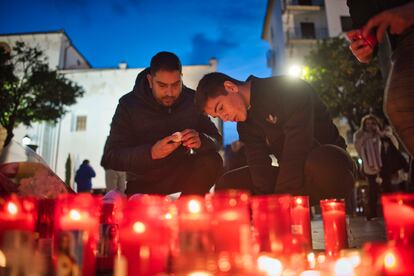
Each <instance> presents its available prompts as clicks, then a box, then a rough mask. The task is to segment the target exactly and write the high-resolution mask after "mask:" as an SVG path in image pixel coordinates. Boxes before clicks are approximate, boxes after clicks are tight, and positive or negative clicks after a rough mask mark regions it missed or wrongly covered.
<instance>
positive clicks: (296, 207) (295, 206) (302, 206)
mask: <svg viewBox="0 0 414 276" xmlns="http://www.w3.org/2000/svg"><path fill="white" fill-rule="evenodd" d="M290 219H291V223H292V235H293V236H294V237H296V238H297V239H298V240H299V241H300V242H301V243H303V245H304V247H305V248H306V249H307V250H310V249H312V235H311V224H310V211H309V197H308V196H294V197H292V202H291V206H290Z"/></svg>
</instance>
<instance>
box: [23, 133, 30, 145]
mask: <svg viewBox="0 0 414 276" xmlns="http://www.w3.org/2000/svg"><path fill="white" fill-rule="evenodd" d="M31 142H32V139H31V138H30V137H29V135H25V136H24V137H23V139H22V144H23V146H27V145H29V144H30V143H31Z"/></svg>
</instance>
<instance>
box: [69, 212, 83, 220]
mask: <svg viewBox="0 0 414 276" xmlns="http://www.w3.org/2000/svg"><path fill="white" fill-rule="evenodd" d="M69 216H70V218H71V219H72V220H76V221H79V220H80V219H81V214H80V213H79V211H78V210H76V209H72V210H70V212H69Z"/></svg>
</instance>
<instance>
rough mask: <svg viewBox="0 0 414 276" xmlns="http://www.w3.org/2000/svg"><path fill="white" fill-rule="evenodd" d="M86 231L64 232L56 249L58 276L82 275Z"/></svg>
mask: <svg viewBox="0 0 414 276" xmlns="http://www.w3.org/2000/svg"><path fill="white" fill-rule="evenodd" d="M87 236H88V234H87V233H86V232H85V231H79V230H73V231H63V232H61V233H60V234H59V236H58V244H57V248H56V253H57V254H56V275H57V276H63V275H78V276H81V275H82V265H83V255H84V240H87V238H88V237H87Z"/></svg>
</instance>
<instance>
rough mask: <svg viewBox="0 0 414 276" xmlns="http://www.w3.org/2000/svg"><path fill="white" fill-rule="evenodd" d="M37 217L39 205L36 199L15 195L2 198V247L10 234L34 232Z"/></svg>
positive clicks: (0, 224)
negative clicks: (4, 239)
mask: <svg viewBox="0 0 414 276" xmlns="http://www.w3.org/2000/svg"><path fill="white" fill-rule="evenodd" d="M36 217H37V204H36V200H35V199H34V198H28V197H18V196H17V195H14V194H13V195H11V196H8V197H5V198H0V246H1V244H2V243H3V238H7V237H6V235H8V233H10V232H14V231H22V232H33V231H34V229H35V225H36Z"/></svg>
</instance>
